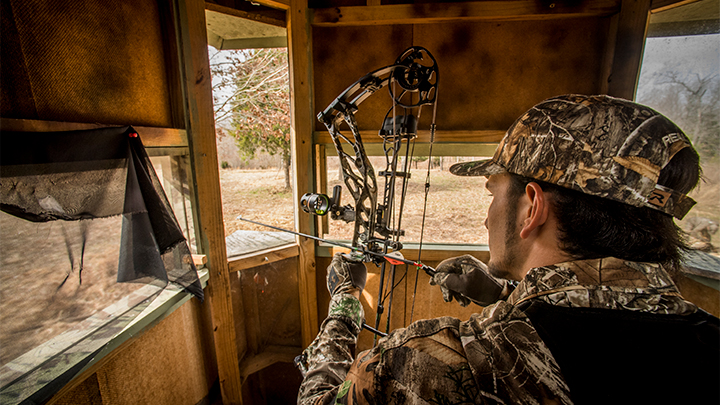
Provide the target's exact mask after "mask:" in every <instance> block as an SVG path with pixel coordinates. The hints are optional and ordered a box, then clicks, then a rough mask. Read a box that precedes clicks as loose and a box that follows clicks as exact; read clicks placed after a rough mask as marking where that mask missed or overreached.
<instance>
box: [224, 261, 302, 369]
mask: <svg viewBox="0 0 720 405" xmlns="http://www.w3.org/2000/svg"><path fill="white" fill-rule="evenodd" d="M297 266H298V259H297V257H293V258H289V259H285V260H282V261H279V262H275V263H270V264H266V265H262V266H258V267H253V268H250V269H244V270H241V271H239V272H237V273H236V274H238V277H237V278H235V277H232V278H231V280H232V291H233V301H234V302H237V301H238V300H242V307H243V308H244V311H245V312H244V318H245V319H244V322H245V330H244V332H243V334H242V336H246V338H247V342H248V343H247V344H248V354H247V355H252V354H257V353H259V352H261V351H263V350H264V349H265V348H267V347H268V346H271V345H274V346H295V347H300V346H301V345H302V342H301V336H300V298H299V292H298V278H297V271H298V267H297ZM240 317H242V313H240V314H238V318H240ZM242 340H243V338H240V337H239V338H238V352H240V353H241V352H243V351H245V350H242V349H243V348H242V347H241V343H242Z"/></svg>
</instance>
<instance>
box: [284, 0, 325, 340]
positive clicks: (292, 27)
mask: <svg viewBox="0 0 720 405" xmlns="http://www.w3.org/2000/svg"><path fill="white" fill-rule="evenodd" d="M287 22H288V27H287V31H288V50H289V53H290V55H289V56H290V57H289V61H290V109H291V112H290V114H291V117H292V127H291V129H290V135H291V142H292V151H293V152H292V156H293V173H294V175H295V178H294V181H295V187H293V198H294V204H295V229H297V230H298V232H302V233H307V234H314V232H315V229H313V228H315V226H314V224H313V222H314V220H313V218H311V217H310V216H309V215H304V213H303V212H302V210H300V209H299V202H300V196H302V195H303V194H304V193H307V192H312V191H313V189H314V188H313V179H314V172H313V167H312V166H313V165H312V163H313V162H314V159H308V157H309V156H312V154H313V149H312V133H313V127H314V125H313V124H314V122H315V120H314V118H315V113H314V110H313V102H312V99H313V95H312V48H311V43H312V41H311V32H310V20H309V10H308V7H307V0H291V1H290V10H289V11H288V15H287ZM298 246H299V248H300V257H299V260H298V289H299V293H300V317H301V330H302V343H303V346H308V345H310V343H312V340H313V339H314V338H315V335H316V334H317V332H318V319H317V318H318V316H317V289H316V287H315V270H316V269H315V242H314V241H313V240H311V239H307V238H300V237H298Z"/></svg>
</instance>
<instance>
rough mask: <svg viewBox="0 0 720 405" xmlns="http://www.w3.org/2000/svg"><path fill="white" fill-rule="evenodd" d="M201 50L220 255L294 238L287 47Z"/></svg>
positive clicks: (269, 246)
mask: <svg viewBox="0 0 720 405" xmlns="http://www.w3.org/2000/svg"><path fill="white" fill-rule="evenodd" d="M208 52H209V58H210V64H211V69H212V74H213V99H214V103H215V125H216V136H217V138H216V139H217V147H218V162H219V164H220V188H221V193H222V199H223V220H224V222H225V235H226V242H227V249H228V256H229V257H230V258H232V257H233V256H238V255H243V254H248V253H252V252H254V251H258V250H263V249H268V248H271V247H275V246H280V245H284V244H288V243H294V241H295V237H294V236H293V235H292V234H289V233H284V232H279V231H273V230H270V229H268V228H265V227H262V226H259V225H254V224H250V223H247V222H244V221H240V220H238V219H237V217H238V216H242V217H243V218H247V219H251V220H255V221H258V222H262V223H267V224H269V225H273V226H277V227H280V228H285V229H293V228H294V204H293V200H292V198H293V197H292V196H293V193H292V174H291V160H290V159H291V152H290V84H289V68H288V53H287V48H262V49H242V50H216V49H215V48H213V47H208Z"/></svg>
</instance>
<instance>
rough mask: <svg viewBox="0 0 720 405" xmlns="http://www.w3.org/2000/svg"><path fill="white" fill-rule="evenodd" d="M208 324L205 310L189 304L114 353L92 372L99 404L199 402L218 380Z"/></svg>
mask: <svg viewBox="0 0 720 405" xmlns="http://www.w3.org/2000/svg"><path fill="white" fill-rule="evenodd" d="M208 319H209V314H208V313H207V305H202V304H200V303H199V302H198V301H197V300H195V299H193V300H190V301H188V302H187V303H185V304H184V305H182V306H181V307H180V308H178V309H177V310H176V311H175V312H173V313H172V314H171V315H170V316H168V317H167V318H165V319H164V320H163V321H162V322H160V323H159V324H157V325H156V326H155V327H153V328H152V329H150V330H148V331H147V332H146V333H144V334H143V335H142V336H141V337H140V338H138V339H137V340H136V341H135V342H133V343H132V344H131V345H129V346H128V347H127V348H125V349H124V350H122V351H121V352H120V353H118V354H117V355H116V356H115V357H113V358H112V359H111V360H110V361H109V362H108V363H107V364H106V365H104V366H103V367H102V368H101V369H100V370H98V371H97V373H96V376H97V383H98V386H99V388H100V392H101V395H102V400H103V403H106V404H139V403H146V404H173V405H175V404H190V405H193V404H196V403H198V402H199V401H200V400H202V399H203V398H204V397H205V396H207V395H208V392H209V389H210V387H211V385H212V383H213V381H215V380H216V379H217V366H216V365H215V364H214V358H215V355H214V353H213V345H212V340H211V339H212V337H211V336H210V330H211V325H210V324H209V323H208V322H207V321H206V320H208ZM69 394H72V392H71V393H69Z"/></svg>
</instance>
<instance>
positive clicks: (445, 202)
mask: <svg viewBox="0 0 720 405" xmlns="http://www.w3.org/2000/svg"><path fill="white" fill-rule="evenodd" d="M328 147H331V146H328ZM329 153H330V152H329ZM487 158H488V157H469V156H433V157H432V158H431V159H430V160H428V157H427V156H415V157H413V158H412V163H411V166H410V167H411V172H410V174H411V177H410V183H409V185H408V190H407V195H406V200H405V207H404V209H403V223H402V229H403V230H404V231H405V236H404V237H403V238H402V240H403V241H404V242H405V243H407V242H417V241H419V240H420V231H421V226H422V214H423V204H424V197H425V191H424V189H425V176H426V173H427V167H428V164H429V163H431V165H432V166H431V168H430V192H429V194H428V201H427V213H426V218H425V234H424V237H423V238H424V240H423V243H425V242H427V243H445V244H487V229H485V226H484V225H483V221H484V220H485V214H486V213H487V208H488V207H489V205H490V196H489V195H488V193H487V191H486V190H485V178H484V177H463V176H455V175H453V174H451V173H450V171H449V169H450V166H451V165H453V164H454V163H458V162H463V161H469V160H479V159H487ZM370 161H371V163H372V165H373V168H374V170H375V172H376V173H377V172H378V171H380V170H385V158H384V157H381V156H372V157H370ZM341 176H342V173H341V170H340V163H339V159H338V158H337V156H328V157H327V189H326V191H325V192H326V194H328V195H329V196H332V193H333V187H334V186H336V185H343V187H344V183H343V182H342V177H341ZM378 181H379V182H382V181H383V180H382V179H378ZM382 186H383V185H382V184H381V185H380V186H379V187H382ZM397 192H399V190H398V191H397ZM341 197H342V198H341V205H343V206H344V205H347V204H350V205H353V204H354V202H353V201H352V197H351V196H350V195H349V193H346V192H343V194H342V195H341ZM324 218H325V217H323V220H322V221H324V223H327V226H328V228H324V229H327V231H325V237H327V238H329V239H339V240H349V239H351V238H352V232H353V224H352V223H345V222H343V221H342V220H329V221H325V220H324Z"/></svg>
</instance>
